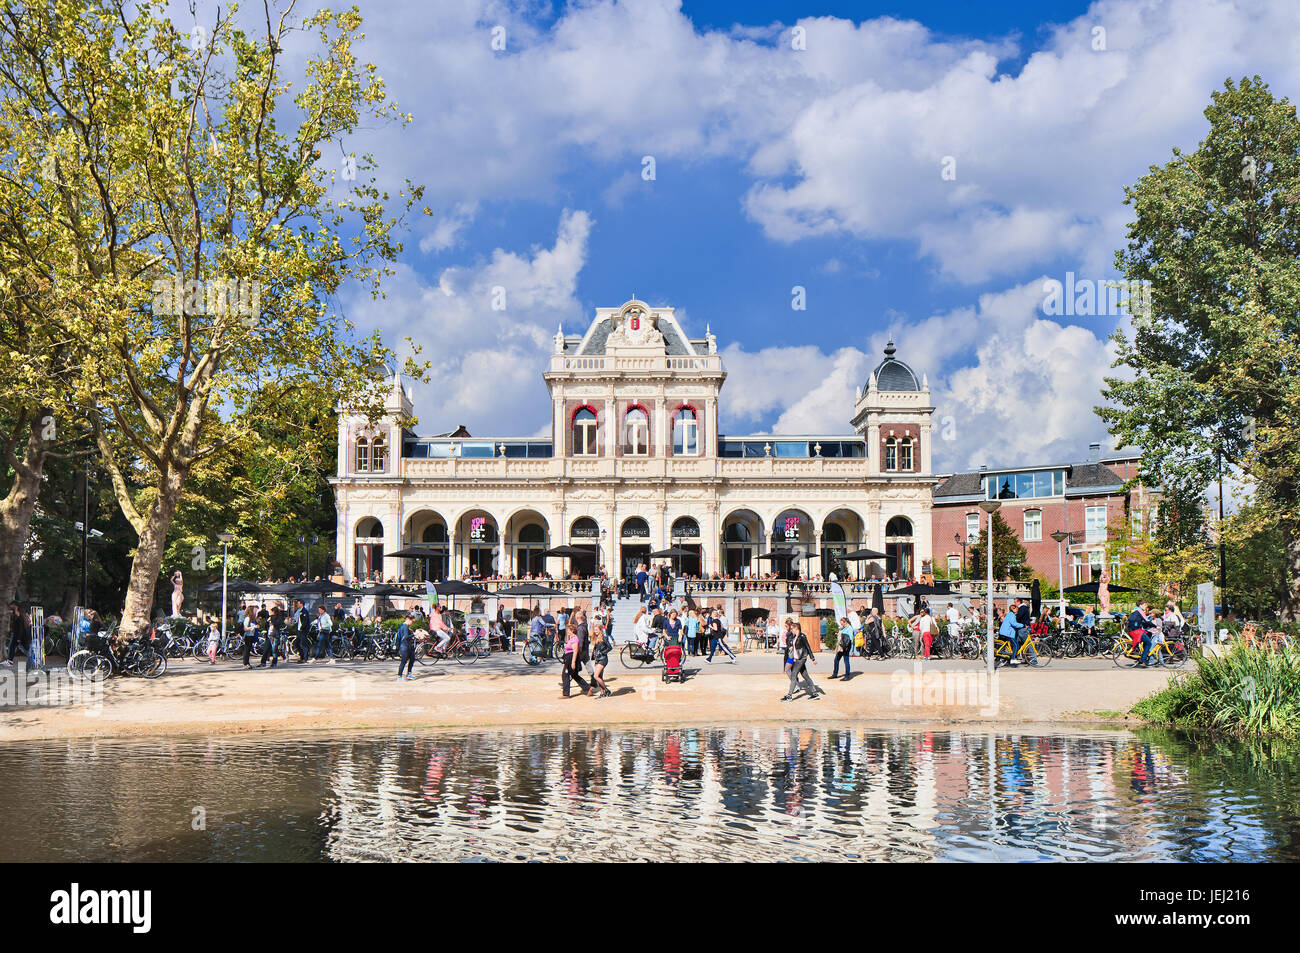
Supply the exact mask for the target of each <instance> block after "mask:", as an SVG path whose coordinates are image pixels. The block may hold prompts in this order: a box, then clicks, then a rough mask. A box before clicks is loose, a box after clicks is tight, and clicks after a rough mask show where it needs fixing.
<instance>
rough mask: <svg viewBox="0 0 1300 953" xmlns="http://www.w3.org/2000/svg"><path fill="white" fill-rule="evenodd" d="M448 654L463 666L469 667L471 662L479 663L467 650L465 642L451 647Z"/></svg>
mask: <svg viewBox="0 0 1300 953" xmlns="http://www.w3.org/2000/svg"><path fill="white" fill-rule="evenodd" d="M447 654H448V655H450V656H451V657H452V658H454V659H455V660H456V661H457V662H458V663H459V664H461V665H469V664H470V663H471V662H476V661H478V659H477V658H476V657H475V656H474V655H473V653H471V652H470V651H469V649H467V648H465V643H464V642H457V643H456V644H455V645H453V646H450V647H449V648H448V649H447Z"/></svg>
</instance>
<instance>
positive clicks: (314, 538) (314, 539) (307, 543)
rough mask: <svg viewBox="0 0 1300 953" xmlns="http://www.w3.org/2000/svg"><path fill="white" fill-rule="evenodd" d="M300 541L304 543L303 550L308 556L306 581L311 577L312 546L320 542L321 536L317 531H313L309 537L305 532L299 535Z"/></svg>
mask: <svg viewBox="0 0 1300 953" xmlns="http://www.w3.org/2000/svg"><path fill="white" fill-rule="evenodd" d="M309 540H310V541H309ZM298 542H300V543H302V545H303V552H304V553H305V554H306V556H307V559H306V562H307V576H306V578H305V579H304V581H306V580H307V579H311V548H312V547H313V546H315V545H316V543H318V542H320V537H319V536H317V535H316V534H315V533H312V534H311V536H310V537H308V536H307V534H306V533H303V534H302V535H301V536H299V537H298Z"/></svg>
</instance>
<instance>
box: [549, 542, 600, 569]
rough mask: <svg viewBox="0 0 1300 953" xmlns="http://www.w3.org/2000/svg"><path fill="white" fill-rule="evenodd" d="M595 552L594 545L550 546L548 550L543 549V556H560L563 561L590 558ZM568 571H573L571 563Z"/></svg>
mask: <svg viewBox="0 0 1300 953" xmlns="http://www.w3.org/2000/svg"><path fill="white" fill-rule="evenodd" d="M595 551H596V547H595V545H594V544H593V545H591V546H552V547H551V548H550V549H543V550H542V555H543V556H562V557H564V558H565V559H573V557H574V556H590V555H591V554H592V553H594V552H595ZM569 569H570V570H572V569H573V563H569Z"/></svg>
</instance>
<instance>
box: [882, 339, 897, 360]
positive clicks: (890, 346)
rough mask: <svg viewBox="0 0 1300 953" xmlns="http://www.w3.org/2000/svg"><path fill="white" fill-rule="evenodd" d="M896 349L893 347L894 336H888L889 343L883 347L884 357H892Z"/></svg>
mask: <svg viewBox="0 0 1300 953" xmlns="http://www.w3.org/2000/svg"><path fill="white" fill-rule="evenodd" d="M897 350H898V348H896V347H894V336H893V335H892V334H891V335H890V336H889V343H888V344H886V345H885V357H893V356H894V354H895V352H896V351H897Z"/></svg>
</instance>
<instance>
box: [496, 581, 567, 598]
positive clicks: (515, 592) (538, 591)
mask: <svg viewBox="0 0 1300 953" xmlns="http://www.w3.org/2000/svg"><path fill="white" fill-rule="evenodd" d="M496 594H497V595H498V596H547V597H549V596H567V595H568V593H567V592H561V591H560V590H559V589H552V588H551V587H550V586H542V585H538V584H537V583H535V582H521V583H519V585H517V586H506V587H505V588H504V589H498V590H497V593H496Z"/></svg>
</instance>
